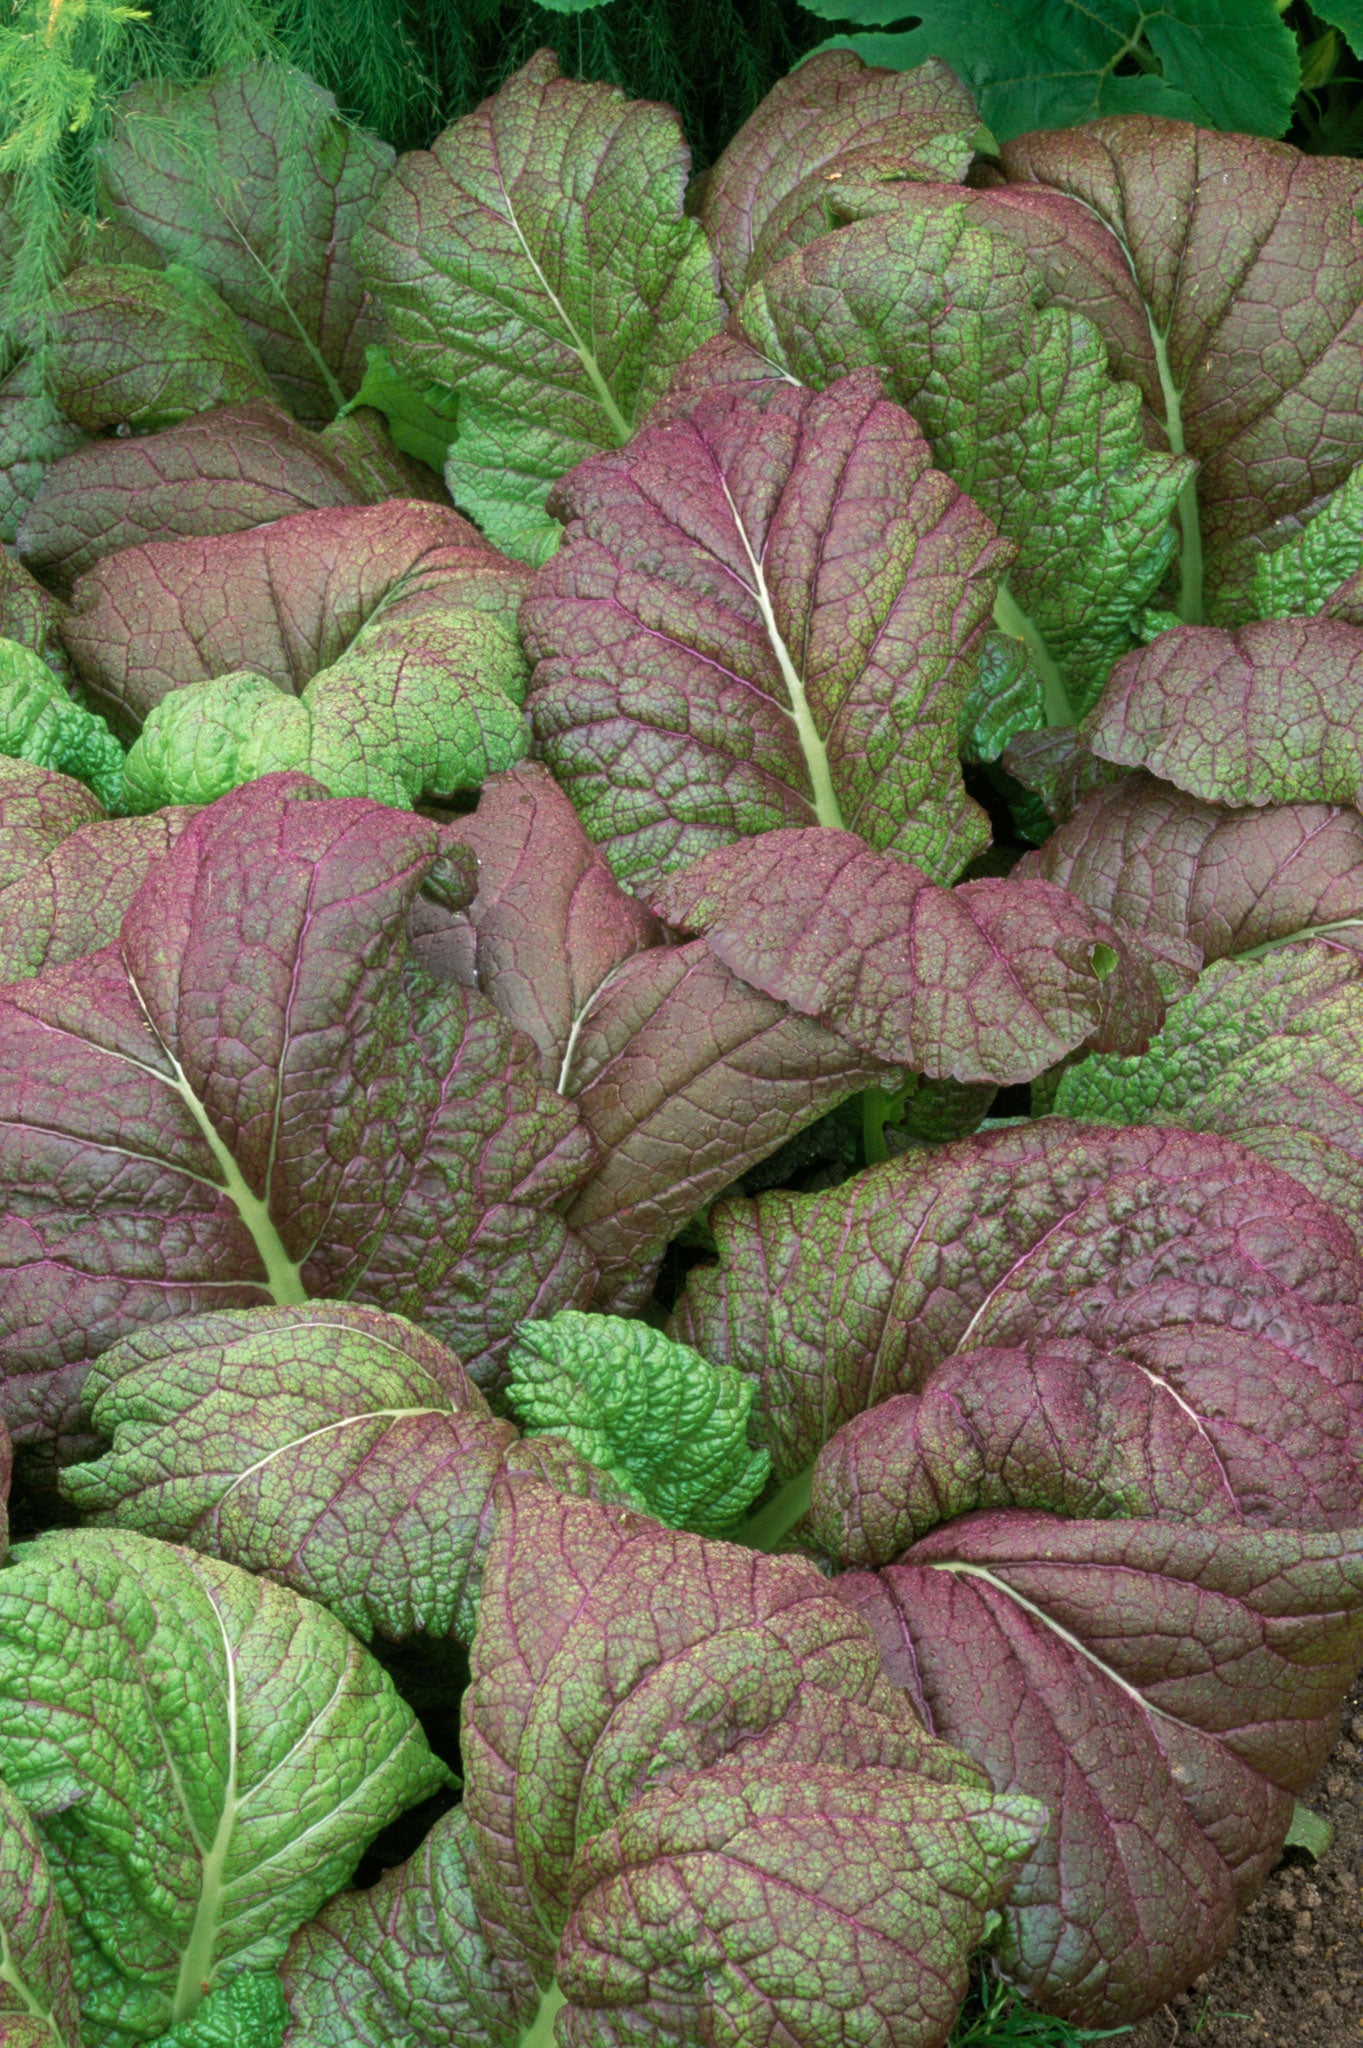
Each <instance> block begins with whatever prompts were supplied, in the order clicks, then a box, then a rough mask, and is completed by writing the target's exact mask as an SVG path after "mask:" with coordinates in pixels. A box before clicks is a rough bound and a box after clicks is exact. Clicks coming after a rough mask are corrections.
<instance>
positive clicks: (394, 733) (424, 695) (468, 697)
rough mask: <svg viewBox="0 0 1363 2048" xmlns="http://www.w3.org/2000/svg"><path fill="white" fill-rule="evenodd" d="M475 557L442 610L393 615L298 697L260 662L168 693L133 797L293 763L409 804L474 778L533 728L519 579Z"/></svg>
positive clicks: (347, 787)
mask: <svg viewBox="0 0 1363 2048" xmlns="http://www.w3.org/2000/svg"><path fill="white" fill-rule="evenodd" d="M470 554H471V555H472V556H473V559H472V560H471V561H470V563H469V564H468V571H467V573H466V574H465V576H464V577H463V578H460V577H459V576H458V575H457V574H450V575H448V576H447V578H446V580H445V591H444V597H445V604H444V605H443V606H442V607H441V614H440V615H439V616H436V615H435V613H434V608H431V609H430V610H428V611H427V613H426V615H425V618H424V620H417V621H415V622H413V623H411V624H408V623H405V622H403V621H400V620H394V619H392V618H391V617H387V616H383V617H382V618H381V620H380V622H379V623H378V624H377V625H373V624H371V625H370V626H369V627H367V628H366V629H365V630H364V631H363V632H361V633H360V634H359V635H357V637H356V639H355V640H354V641H352V643H351V645H350V647H349V648H348V649H347V650H346V652H345V653H344V654H342V655H341V657H340V659H339V660H338V661H335V662H333V663H332V665H331V667H330V668H324V669H321V670H320V671H319V672H318V674H317V675H315V676H314V677H313V678H312V680H311V682H309V683H307V684H305V685H304V687H303V690H302V693H301V695H299V696H297V697H294V696H292V695H290V694H289V693H288V692H286V691H282V690H279V689H277V688H276V687H275V685H274V684H273V683H272V682H270V681H269V679H268V678H267V677H265V676H260V675H253V674H252V673H251V672H250V670H244V671H241V672H239V673H238V674H236V675H227V676H216V677H215V678H214V679H213V681H212V682H207V683H191V684H189V685H188V686H187V687H185V688H184V689H179V690H172V691H171V693H170V695H169V696H168V697H163V698H162V700H161V702H160V703H159V704H153V706H152V708H151V710H150V712H149V713H148V715H147V720H146V723H145V725H144V726H143V728H142V730H141V732H140V733H139V734H138V737H137V739H136V740H135V742H134V743H133V746H132V747H131V749H130V750H129V753H128V758H127V765H126V772H125V775H124V789H123V802H124V806H125V808H126V809H128V810H132V811H141V810H151V809H154V808H155V807H157V806H159V805H161V804H168V803H169V804H205V803H212V802H213V801H214V799H215V798H217V797H220V796H225V795H226V793H227V791H228V790H229V789H236V788H237V787H238V786H239V785H240V784H241V783H243V782H254V781H256V780H257V779H258V778H259V777H260V776H262V775H271V774H276V773H280V772H284V771H288V770H296V771H298V772H299V773H301V774H304V775H312V776H315V778H316V779H317V781H318V782H320V783H322V784H323V785H324V786H325V787H326V788H327V789H329V790H330V791H331V794H332V795H333V796H367V797H372V798H373V799H374V801H375V802H376V803H387V804H398V805H401V806H403V807H404V808H407V809H411V808H413V807H414V806H415V805H416V803H417V802H418V801H419V800H420V799H421V798H422V797H427V798H429V799H431V800H433V801H434V800H438V799H440V798H447V797H451V796H454V795H456V794H457V793H459V792H461V791H464V790H470V789H477V788H478V787H479V786H480V785H481V784H482V783H483V782H484V781H486V779H487V777H488V776H489V775H490V774H493V773H494V772H496V771H497V770H499V769H502V768H505V767H506V766H507V765H508V764H509V763H510V762H512V761H515V760H516V759H517V758H518V757H519V756H520V755H521V754H523V753H524V752H525V750H526V749H527V747H528V746H529V744H530V735H529V733H528V731H527V730H526V726H525V721H524V720H523V719H522V717H521V714H520V696H521V691H522V689H523V688H524V680H525V671H524V664H523V663H522V661H521V658H520V650H519V648H518V647H517V645H516V639H515V625H514V620H515V605H514V599H515V596H516V590H515V586H514V585H512V584H508V583H507V582H505V581H503V584H502V589H501V592H500V593H499V591H498V588H497V579H496V576H495V574H494V575H493V576H491V577H489V576H488V574H487V573H486V571H487V564H486V561H485V560H484V559H483V558H481V557H480V556H479V555H478V554H477V553H476V552H475V551H473V550H470ZM489 586H491V587H489ZM499 595H500V596H501V598H502V603H501V606H500V608H499V607H498V606H497V598H498V596H499ZM461 599H462V600H463V601H462V602H461ZM499 610H500V616H499Z"/></svg>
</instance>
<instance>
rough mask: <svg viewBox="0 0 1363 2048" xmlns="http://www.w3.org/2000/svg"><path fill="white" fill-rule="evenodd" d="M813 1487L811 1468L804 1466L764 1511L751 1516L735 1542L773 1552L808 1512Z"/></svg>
mask: <svg viewBox="0 0 1363 2048" xmlns="http://www.w3.org/2000/svg"><path fill="white" fill-rule="evenodd" d="M813 1485H814V1467H813V1466H812V1465H806V1466H805V1469H804V1471H803V1472H797V1473H796V1475H795V1477H794V1478H793V1479H788V1480H787V1481H786V1483H785V1485H784V1486H783V1487H782V1488H781V1489H780V1491H779V1492H778V1493H774V1494H773V1495H772V1497H771V1499H770V1500H769V1501H768V1502H767V1504H766V1506H765V1507H764V1508H759V1509H758V1510H757V1513H756V1514H755V1515H752V1516H750V1518H749V1519H748V1520H747V1521H746V1522H745V1523H744V1524H743V1527H742V1528H741V1529H740V1530H739V1532H738V1534H737V1535H736V1536H735V1537H734V1539H733V1540H734V1542H735V1543H744V1544H746V1545H747V1547H748V1549H749V1550H774V1549H775V1548H776V1546H777V1544H778V1543H779V1542H780V1541H781V1538H782V1537H783V1536H784V1535H785V1534H786V1532H787V1531H788V1530H790V1529H793V1528H794V1527H795V1524H796V1523H797V1522H798V1521H799V1519H800V1517H801V1515H804V1514H807V1513H808V1512H809V1501H810V1495H811V1493H812V1491H813Z"/></svg>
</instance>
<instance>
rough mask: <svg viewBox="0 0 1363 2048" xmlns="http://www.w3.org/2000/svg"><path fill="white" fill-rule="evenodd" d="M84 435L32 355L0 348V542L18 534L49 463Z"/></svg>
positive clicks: (11, 540)
mask: <svg viewBox="0 0 1363 2048" xmlns="http://www.w3.org/2000/svg"><path fill="white" fill-rule="evenodd" d="M84 439H85V436H84V434H83V433H82V432H81V430H80V428H79V427H73V426H72V424H71V422H70V420H68V419H67V418H66V417H65V415H64V414H62V413H60V412H59V411H58V410H57V408H56V406H55V405H54V404H53V402H52V400H51V399H50V398H49V397H48V395H47V393H46V391H45V390H44V389H43V385H42V381H41V378H40V376H39V373H38V365H37V362H36V359H35V358H34V357H33V356H31V355H26V354H23V353H19V354H17V355H15V356H14V357H13V359H12V360H7V358H6V355H5V354H4V353H0V545H6V546H7V545H10V544H12V543H13V541H14V540H15V538H16V537H17V535H18V532H19V527H20V523H21V521H22V520H23V517H24V514H25V512H26V511H27V510H28V507H29V504H30V502H31V501H32V499H33V497H34V495H35V493H36V492H37V490H38V487H39V485H40V484H41V483H42V481H43V477H44V476H45V475H46V473H47V470H48V468H49V467H50V465H51V464H52V463H54V462H57V461H59V460H60V458H61V457H62V456H63V455H69V454H70V453H71V451H72V449H73V448H79V447H80V445H81V443H82V441H83V440H84Z"/></svg>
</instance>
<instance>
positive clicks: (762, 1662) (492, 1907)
mask: <svg viewBox="0 0 1363 2048" xmlns="http://www.w3.org/2000/svg"><path fill="white" fill-rule="evenodd" d="M494 1500H495V1507H496V1526H495V1528H494V1532H493V1538H492V1544H491V1547H490V1549H489V1552H488V1557H487V1562H486V1565H485V1567H484V1573H483V1593H482V1607H481V1611H480V1615H479V1625H478V1633H477V1636H476V1637H475V1639H474V1645H473V1653H472V1665H473V1677H472V1683H471V1686H470V1688H469V1691H468V1692H467V1693H466V1695H465V1698H464V1707H463V1765H464V1770H465V1774H466V1810H467V1812H468V1816H469V1820H470V1822H471V1824H472V1830H473V1836H474V1841H475V1844H476V1851H477V1853H476V1856H475V1859H474V1862H473V1865H472V1870H471V1878H472V1884H473V1894H474V1899H475V1902H476V1904H477V1906H478V1910H479V1914H480V1917H481V1919H482V1921H483V1925H484V1928H485V1930H486V1932H487V1936H488V1940H489V1943H490V1944H491V1946H492V1948H493V1951H494V1953H497V1954H499V1955H505V1956H507V1957H509V1958H512V1959H515V1958H518V1957H523V1958H524V1959H525V1960H526V1961H528V1963H529V1965H530V1967H531V1968H532V1970H534V1972H535V1974H536V1975H537V1976H538V1977H540V1978H541V1979H543V1978H544V1977H546V1976H547V1974H548V1973H549V1971H550V1970H551V1969H552V1966H553V1960H554V1953H555V1950H556V1948H557V1945H558V1941H559V1937H560V1935H561V1934H562V1931H563V1928H564V1926H565V1924H566V1922H567V1919H568V1914H569V1911H570V1908H571V1904H572V1897H571V1883H572V1876H571V1874H572V1872H573V1869H574V1859H575V1858H576V1857H577V1856H578V1855H579V1853H580V1851H581V1848H582V1845H583V1843H584V1842H586V1841H588V1840H590V1839H591V1838H592V1837H593V1836H596V1835H599V1834H600V1833H601V1832H602V1831H603V1830H604V1829H606V1828H608V1827H609V1826H610V1825H611V1823H612V1822H613V1821H614V1820H615V1819H616V1818H617V1816H619V1815H620V1814H621V1813H622V1812H623V1811H624V1810H625V1809H626V1808H627V1807H629V1806H630V1805H631V1803H632V1802H633V1801H635V1800H637V1799H638V1798H639V1796H640V1795H641V1794H644V1793H647V1792H648V1791H649V1790H650V1789H651V1788H653V1787H657V1786H659V1785H662V1784H664V1783H666V1782H667V1781H670V1780H677V1779H680V1780H682V1781H683V1782H684V1781H685V1780H686V1779H688V1778H689V1777H690V1775H691V1774H692V1773H694V1772H697V1771H704V1770H706V1769H707V1768H708V1767H709V1766H710V1765H712V1764H713V1763H715V1762H716V1760H717V1759H719V1758H721V1757H723V1756H724V1755H725V1754H726V1753H727V1752H729V1751H732V1750H734V1749H735V1748H738V1749H739V1750H740V1752H741V1750H742V1746H743V1745H745V1744H746V1742H747V1741H748V1740H749V1739H750V1738H753V1737H758V1736H761V1735H762V1734H763V1733H764V1732H765V1731H766V1730H768V1729H770V1728H772V1727H773V1726H774V1725H775V1724H777V1723H779V1722H781V1721H782V1720H784V1719H785V1718H786V1717H787V1716H788V1715H789V1714H790V1713H791V1711H792V1710H798V1705H799V1702H800V1701H801V1698H802V1696H805V1695H809V1694H815V1695H826V1696H827V1697H828V1701H829V1703H830V1704H831V1705H832V1706H834V1707H835V1708H836V1711H837V1715H838V1717H839V1718H840V1719H841V1720H842V1721H843V1722H845V1723H847V1724H848V1725H849V1728H850V1729H852V1730H857V1729H861V1728H862V1726H863V1723H864V1722H865V1721H866V1718H867V1717H868V1716H869V1730H868V1731H867V1739H871V1738H872V1737H874V1740H875V1741H876V1742H877V1743H885V1742H891V1743H893V1744H895V1745H896V1746H897V1748H898V1759H897V1760H903V1761H904V1762H905V1763H906V1765H907V1766H909V1767H911V1768H912V1769H913V1770H914V1771H915V1772H924V1771H925V1772H927V1773H928V1774H929V1775H932V1776H935V1777H938V1778H944V1779H946V1780H947V1781H949V1782H954V1781H957V1780H958V1778H959V1769H960V1761H959V1758H958V1757H957V1756H956V1755H955V1753H954V1752H951V1751H948V1750H943V1749H938V1748H936V1747H935V1746H934V1745H932V1744H931V1743H929V1742H927V1741H926V1740H925V1738H924V1736H923V1732H922V1729H921V1727H920V1726H919V1724H918V1722H917V1719H916V1716H915V1715H914V1714H913V1713H912V1712H911V1711H910V1710H909V1709H908V1706H907V1703H906V1702H905V1701H903V1700H902V1699H901V1698H899V1697H898V1696H897V1695H896V1693H895V1691H894V1688H893V1687H892V1686H891V1685H890V1683H889V1682H888V1681H887V1680H886V1679H885V1678H884V1677H883V1676H882V1674H881V1671H880V1659H879V1653H878V1650H877V1648H876V1644H875V1641H874V1639H873V1638H872V1637H871V1636H870V1634H869V1633H868V1632H867V1631H866V1630H865V1629H864V1627H863V1626H862V1625H861V1624H859V1623H856V1622H854V1621H853V1620H852V1619H851V1617H850V1615H849V1613H848V1610H847V1608H846V1607H844V1606H843V1605H842V1604H841V1603H840V1602H839V1601H838V1600H836V1599H835V1598H833V1596H832V1595H831V1594H830V1592H829V1589H828V1586H827V1584H826V1582H825V1581H824V1579H823V1578H822V1577H821V1576H820V1574H819V1573H818V1572H817V1571H816V1570H815V1569H814V1567H813V1566H812V1565H810V1564H808V1563H806V1562H805V1561H804V1560H802V1559H799V1558H766V1557H762V1556H760V1555H758V1554H757V1553H756V1552H753V1551H750V1550H745V1549H742V1548H740V1547H738V1546H736V1545H733V1544H726V1543H716V1542H711V1541H709V1540H707V1539H706V1538H704V1537H700V1536H693V1535H689V1534H686V1533H683V1532H682V1531H679V1530H674V1529H667V1528H664V1527H663V1526H662V1525H661V1524H660V1523H657V1522H654V1521H652V1520H650V1519H649V1518H648V1517H646V1516H644V1515H641V1514H638V1513H636V1512H634V1511H633V1510H632V1509H628V1508H616V1507H608V1506H603V1505H599V1504H597V1503H595V1502H592V1501H580V1500H570V1499H568V1498H566V1497H564V1496H562V1495H560V1494H558V1493H557V1492H555V1491H554V1490H553V1489H552V1488H550V1487H548V1486H545V1485H544V1484H543V1483H542V1482H538V1481H535V1480H532V1479H530V1478H527V1477H519V1476H518V1477H516V1478H511V1479H503V1480H500V1481H499V1482H498V1483H497V1487H496V1489H495V1495H494ZM826 1732H827V1731H826V1728H825V1734H826ZM847 1739H849V1740H850V1739H853V1737H852V1736H851V1735H849V1737H848V1738H847ZM969 1782H971V1783H972V1784H973V1783H974V1782H975V1781H974V1780H973V1779H971V1780H969Z"/></svg>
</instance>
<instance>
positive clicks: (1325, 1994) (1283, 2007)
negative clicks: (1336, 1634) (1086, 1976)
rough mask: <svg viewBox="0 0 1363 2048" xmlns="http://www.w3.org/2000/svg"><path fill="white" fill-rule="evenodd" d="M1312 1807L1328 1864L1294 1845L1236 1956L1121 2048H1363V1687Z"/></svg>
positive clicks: (1252, 1914)
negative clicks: (1329, 1838) (1328, 1835)
mask: <svg viewBox="0 0 1363 2048" xmlns="http://www.w3.org/2000/svg"><path fill="white" fill-rule="evenodd" d="M1307 1804H1308V1805H1309V1806H1311V1807H1312V1808H1313V1809H1314V1810H1315V1812H1317V1813H1319V1814H1323V1815H1324V1816H1325V1818H1326V1819H1327V1820H1329V1821H1331V1822H1333V1824H1334V1830H1335V1838H1334V1841H1333V1843H1332V1844H1331V1846H1330V1848H1329V1850H1328V1851H1327V1852H1326V1854H1325V1856H1324V1857H1323V1858H1322V1860H1321V1861H1320V1862H1319V1863H1313V1862H1312V1861H1311V1859H1310V1857H1309V1856H1307V1855H1306V1853H1305V1852H1304V1851H1303V1850H1301V1849H1291V1850H1289V1851H1288V1853H1287V1855H1286V1856H1285V1857H1284V1859H1283V1861H1282V1862H1281V1863H1280V1864H1279V1866H1278V1868H1277V1869H1276V1870H1275V1871H1274V1873H1273V1875H1272V1876H1271V1877H1270V1878H1269V1880H1268V1883H1267V1884H1266V1885H1265V1886H1264V1889H1263V1891H1262V1892H1261V1893H1260V1894H1259V1897H1258V1898H1257V1899H1256V1900H1255V1902H1254V1904H1253V1905H1252V1906H1251V1907H1250V1909H1249V1912H1248V1913H1247V1914H1246V1916H1245V1918H1244V1920H1243V1921H1242V1922H1241V1924H1240V1931H1239V1935H1238V1937H1237V1939H1236V1942H1235V1946H1234V1947H1233V1948H1232V1949H1231V1951H1230V1954H1229V1955H1228V1956H1227V1957H1226V1958H1225V1960H1224V1961H1223V1962H1221V1963H1219V1964H1218V1965H1217V1967H1216V1968H1215V1969H1214V1970H1209V1971H1208V1972H1207V1974H1206V1976H1204V1977H1199V1978H1198V1980H1197V1982H1196V1984H1195V1985H1194V1986H1193V1987H1192V1989H1191V1990H1190V1991H1185V1992H1184V1993H1183V1995H1182V1997H1181V1998H1176V1999H1174V2001H1173V2002H1172V2004H1170V2005H1167V2006H1165V2007H1164V2008H1163V2009H1162V2010H1161V2011H1160V2012H1157V2013H1156V2014H1155V2015H1154V2017H1153V2018H1152V2019H1148V2020H1145V2021H1144V2022H1143V2023H1142V2024H1141V2025H1140V2026H1139V2027H1137V2028H1136V2029H1135V2030H1134V2032H1132V2033H1130V2034H1127V2035H1122V2036H1120V2037H1119V2038H1118V2041H1116V2042H1114V2043H1113V2048H1174V2044H1175V2043H1177V2044H1178V2048H1363V1682H1360V1683H1359V1684H1358V1685H1357V1686H1355V1688H1354V1690H1353V1693H1352V1694H1351V1696H1350V1698H1349V1700H1348V1701H1347V1702H1346V1704H1345V1708H1344V1718H1343V1722H1342V1724H1341V1731H1340V1739H1339V1741H1338V1743H1337V1744H1336V1746H1335V1749H1334V1753H1333V1755H1332V1756H1331V1758H1330V1761H1329V1762H1328V1764H1327V1765H1326V1767H1325V1769H1324V1771H1323V1772H1322V1773H1321V1776H1320V1779H1319V1782H1318V1783H1317V1785H1316V1787H1315V1789H1314V1790H1313V1791H1312V1792H1310V1793H1308V1795H1307Z"/></svg>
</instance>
